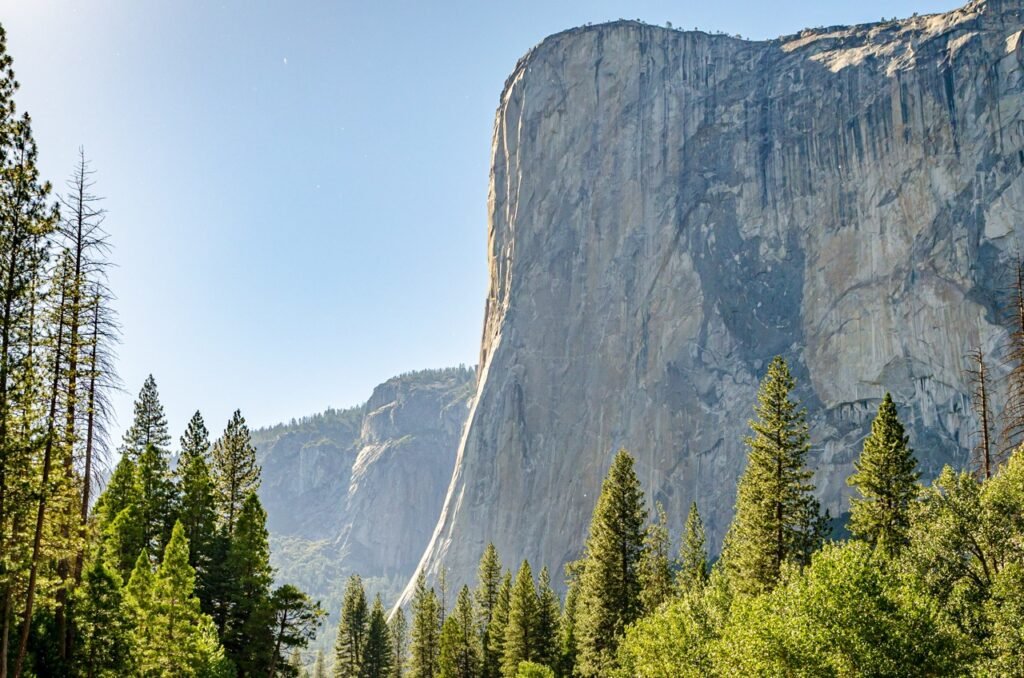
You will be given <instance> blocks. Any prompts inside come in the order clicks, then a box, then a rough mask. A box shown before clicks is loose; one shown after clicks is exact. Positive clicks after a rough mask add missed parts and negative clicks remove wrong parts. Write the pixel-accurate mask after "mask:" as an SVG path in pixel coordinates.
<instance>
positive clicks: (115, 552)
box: [100, 504, 149, 580]
mask: <svg viewBox="0 0 1024 678" xmlns="http://www.w3.org/2000/svg"><path fill="white" fill-rule="evenodd" d="M100 539H101V540H102V542H101V543H102V546H103V548H102V553H103V557H104V559H105V560H106V563H107V564H108V565H109V566H110V567H111V568H112V569H113V570H114V571H115V572H117V573H118V574H119V575H120V576H121V578H122V580H124V579H127V578H129V577H130V576H131V573H132V571H133V568H134V567H135V564H136V561H137V560H138V557H139V552H140V551H141V552H143V553H145V554H146V556H147V558H148V557H149V550H148V549H147V548H146V540H145V536H144V534H143V531H142V514H141V512H140V510H139V504H131V505H129V506H128V507H126V508H125V509H124V510H123V511H121V512H120V513H118V514H117V517H116V518H114V520H113V521H111V523H110V524H109V525H107V526H106V527H105V528H104V530H103V532H101V533H100Z"/></svg>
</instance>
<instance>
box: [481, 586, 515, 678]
mask: <svg viewBox="0 0 1024 678" xmlns="http://www.w3.org/2000/svg"><path fill="white" fill-rule="evenodd" d="M511 599H512V573H511V572H509V571H507V570H506V571H505V576H503V577H502V578H501V586H499V587H498V596H497V598H496V599H495V601H494V610H493V611H492V613H491V623H490V625H489V626H488V627H487V655H486V663H485V664H484V666H483V675H484V676H493V677H495V678H497V677H498V676H500V675H501V661H502V658H503V657H504V656H505V628H506V627H507V626H508V613H509V606H510V604H511Z"/></svg>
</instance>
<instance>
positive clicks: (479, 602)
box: [475, 544, 501, 678]
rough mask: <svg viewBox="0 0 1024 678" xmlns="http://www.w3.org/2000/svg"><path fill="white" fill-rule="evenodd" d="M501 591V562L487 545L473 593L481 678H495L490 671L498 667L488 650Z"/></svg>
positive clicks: (496, 550)
mask: <svg viewBox="0 0 1024 678" xmlns="http://www.w3.org/2000/svg"><path fill="white" fill-rule="evenodd" d="M500 589H501V560H500V559H499V558H498V549H496V548H494V544H487V548H485V549H484V553H483V555H482V556H481V557H480V565H479V567H478V568H477V588H476V593H475V599H476V611H477V612H476V613H477V626H478V629H479V634H480V646H481V653H482V657H481V671H482V676H483V678H497V674H495V673H491V671H492V670H493V669H494V668H495V667H496V666H498V664H499V663H500V658H499V659H498V660H492V659H491V654H490V649H489V647H488V646H489V644H490V643H489V638H490V627H491V618H492V617H493V616H494V606H495V605H496V604H497V602H498V591H499V590H500Z"/></svg>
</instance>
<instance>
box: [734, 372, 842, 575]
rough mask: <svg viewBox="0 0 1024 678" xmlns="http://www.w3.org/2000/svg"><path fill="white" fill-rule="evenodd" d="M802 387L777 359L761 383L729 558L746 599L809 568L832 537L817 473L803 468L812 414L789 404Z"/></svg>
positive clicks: (748, 440) (747, 441) (738, 494)
mask: <svg viewBox="0 0 1024 678" xmlns="http://www.w3.org/2000/svg"><path fill="white" fill-rule="evenodd" d="M795 383H796V382H795V381H794V379H793V377H792V376H791V375H790V373H789V367H788V366H787V365H786V361H784V360H783V359H782V358H781V357H776V358H775V359H774V360H773V361H772V362H771V364H770V365H769V366H768V373H767V374H766V375H765V378H764V379H763V380H762V382H761V388H760V390H759V391H758V395H757V405H756V406H755V408H754V412H755V414H756V415H757V417H756V419H754V420H752V421H751V422H750V428H751V430H752V431H753V435H752V436H750V437H748V438H747V439H746V444H747V448H748V457H747V467H746V470H745V471H744V472H743V476H742V477H741V478H740V482H739V487H738V490H737V497H736V515H735V517H734V519H733V522H732V525H731V526H730V528H729V532H728V534H727V535H726V539H725V545H724V547H723V555H722V559H723V560H724V562H725V563H726V565H727V566H728V567H729V568H730V570H731V572H732V573H733V579H734V581H735V585H736V586H737V587H738V588H739V589H740V590H742V591H744V592H747V593H761V592H765V591H770V590H771V589H772V588H773V587H774V586H775V584H776V583H777V582H778V580H779V577H780V576H781V573H782V569H783V567H784V566H785V565H787V564H789V563H796V564H798V565H805V564H807V562H808V561H809V560H810V556H811V554H812V553H813V552H814V550H815V549H816V548H817V547H818V546H819V545H820V544H821V542H822V540H823V538H824V534H825V521H824V520H823V519H822V517H821V516H820V515H819V510H818V509H819V507H818V502H817V500H816V499H815V498H814V495H813V494H812V492H813V490H814V486H813V485H812V484H811V483H810V478H811V475H812V473H811V471H809V470H808V469H806V468H805V467H804V460H805V457H806V456H807V451H808V449H809V447H810V445H809V442H808V434H807V422H806V420H805V411H804V410H803V409H802V408H800V407H798V405H797V403H796V402H795V401H793V400H792V399H791V398H790V393H791V392H792V390H793V387H794V386H795Z"/></svg>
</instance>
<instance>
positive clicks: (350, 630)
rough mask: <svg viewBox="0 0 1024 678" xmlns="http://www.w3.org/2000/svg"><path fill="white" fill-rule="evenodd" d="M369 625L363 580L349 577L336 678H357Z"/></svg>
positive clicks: (336, 648)
mask: <svg viewBox="0 0 1024 678" xmlns="http://www.w3.org/2000/svg"><path fill="white" fill-rule="evenodd" d="M369 623H370V616H369V609H368V608H367V605H366V592H365V591H364V590H363V580H362V578H360V576H359V575H358V574H354V575H352V576H351V577H349V580H348V584H347V585H346V586H345V597H344V600H343V601H342V603H341V616H340V618H339V621H338V638H337V641H336V642H335V644H334V678H358V676H359V675H360V672H361V671H362V666H363V648H364V646H365V645H366V633H367V629H368V626H369Z"/></svg>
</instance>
